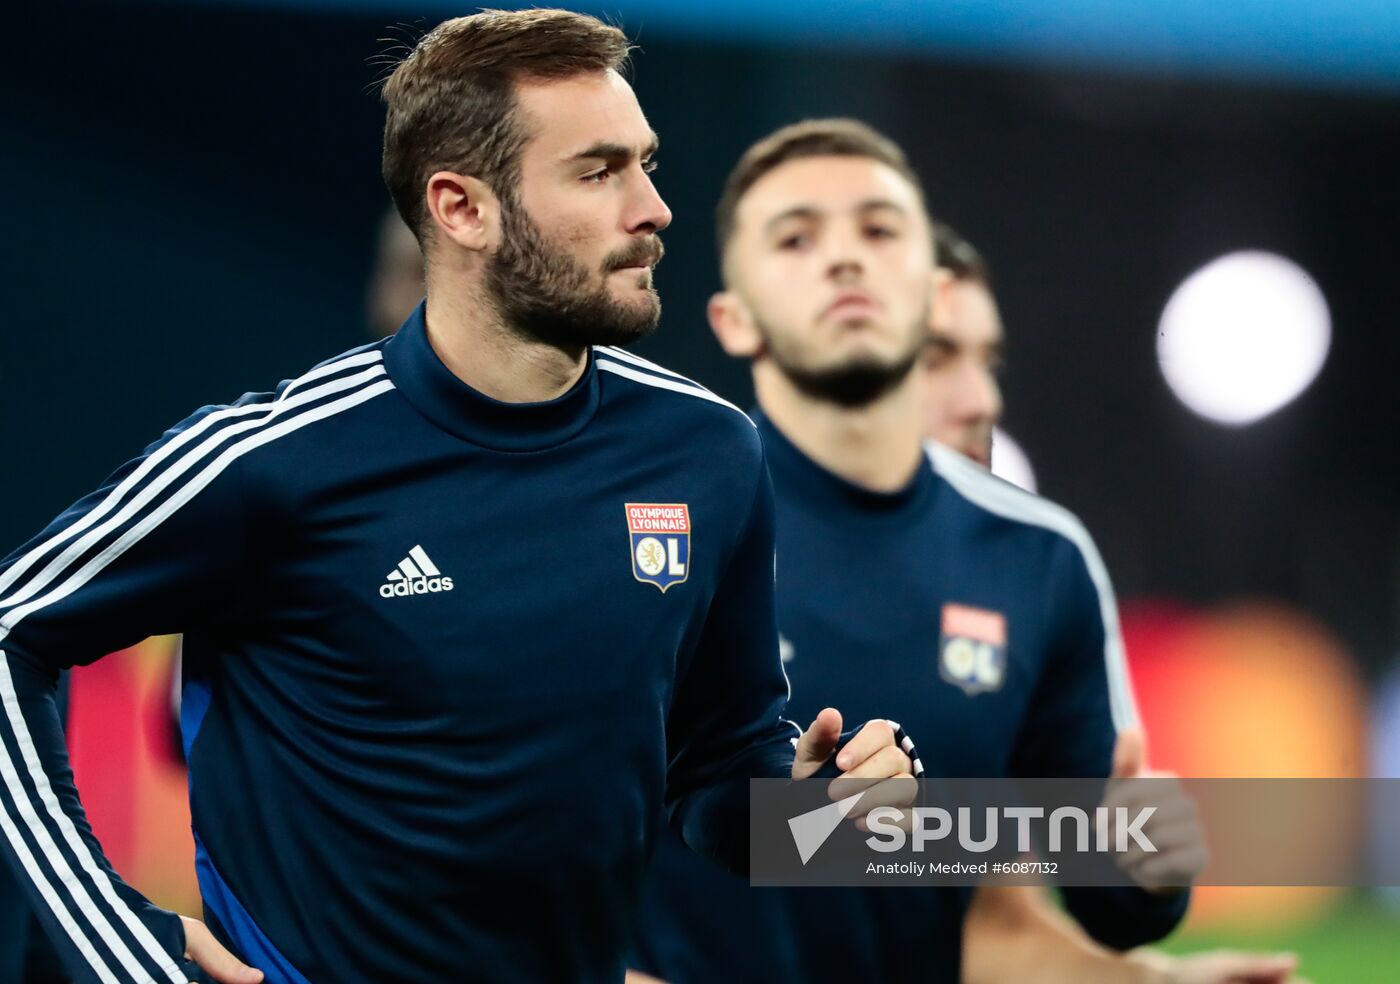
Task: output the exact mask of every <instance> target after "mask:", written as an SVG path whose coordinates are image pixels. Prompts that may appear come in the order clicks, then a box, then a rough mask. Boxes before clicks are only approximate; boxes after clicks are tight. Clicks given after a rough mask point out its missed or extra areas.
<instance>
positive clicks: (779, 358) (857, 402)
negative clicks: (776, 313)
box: [758, 322, 923, 410]
mask: <svg viewBox="0 0 1400 984" xmlns="http://www.w3.org/2000/svg"><path fill="white" fill-rule="evenodd" d="M922 324H923V322H920V329H919V330H920V332H922ZM758 327H759V331H760V332H761V333H762V335H763V339H764V349H765V354H766V355H767V356H768V357H769V358H771V359H772V360H773V364H774V365H776V366H777V367H778V371H779V372H781V373H782V374H783V375H784V376H786V377H787V379H788V380H789V381H790V382H791V383H792V385H793V386H795V387H796V388H797V390H798V391H799V392H801V393H803V394H805V395H806V396H808V397H811V398H812V399H814V400H820V401H821V402H823V403H834V404H836V405H837V406H838V407H844V408H846V409H848V410H854V409H857V408H860V407H867V406H869V405H870V404H872V403H874V402H875V401H876V400H878V399H880V397H882V396H884V395H885V394H886V393H888V392H890V390H892V389H894V388H895V387H897V386H899V384H900V383H902V382H904V380H906V379H907V378H909V373H910V372H912V371H913V369H914V363H915V362H916V361H917V360H918V357H919V352H920V348H921V345H920V343H919V340H918V338H917V337H915V340H914V343H913V344H911V345H910V347H909V350H908V351H907V352H905V353H903V354H902V355H900V356H899V357H898V358H897V359H895V360H894V361H892V362H885V361H882V360H880V359H877V358H875V357H874V356H869V355H862V356H856V357H855V358H852V359H849V360H848V361H846V362H843V363H841V364H839V365H834V366H824V367H821V368H812V367H811V366H807V365H804V364H803V363H802V361H801V359H800V358H799V356H798V354H797V353H796V352H794V351H790V350H788V348H787V347H786V346H785V345H783V344H777V343H775V340H774V336H773V333H772V332H771V331H770V330H769V329H768V328H767V327H766V326H763V325H759V326H758Z"/></svg>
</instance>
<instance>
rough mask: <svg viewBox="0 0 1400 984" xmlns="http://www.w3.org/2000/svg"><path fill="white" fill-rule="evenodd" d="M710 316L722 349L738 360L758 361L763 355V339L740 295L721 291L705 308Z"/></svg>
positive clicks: (711, 328)
mask: <svg viewBox="0 0 1400 984" xmlns="http://www.w3.org/2000/svg"><path fill="white" fill-rule="evenodd" d="M705 311H706V313H707V314H708V315H709V316H710V330H711V331H713V332H714V333H715V338H717V339H719V344H720V348H722V349H724V351H725V354H726V355H732V356H734V357H735V358H736V359H756V358H758V357H759V356H760V355H762V354H763V335H762V333H761V332H759V330H758V326H757V325H756V324H755V323H754V319H753V315H752V314H751V313H750V312H749V308H748V305H747V304H745V303H744V302H743V301H742V300H741V299H740V298H739V295H738V294H736V293H734V292H733V291H732V290H722V291H720V292H719V293H718V294H715V295H714V296H713V297H711V298H710V303H709V304H708V305H707V306H706V308H705Z"/></svg>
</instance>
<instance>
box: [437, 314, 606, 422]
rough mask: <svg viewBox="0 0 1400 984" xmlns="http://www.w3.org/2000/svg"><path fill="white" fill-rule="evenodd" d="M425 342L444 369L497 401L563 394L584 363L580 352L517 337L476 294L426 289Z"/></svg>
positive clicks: (533, 399)
mask: <svg viewBox="0 0 1400 984" xmlns="http://www.w3.org/2000/svg"><path fill="white" fill-rule="evenodd" d="M426 316H427V329H428V342H429V344H431V345H432V347H433V351H434V352H436V353H437V356H438V358H439V359H441V360H442V363H443V365H445V366H447V368H448V369H449V370H450V371H451V372H452V374H453V375H454V376H456V377H457V378H458V379H460V380H461V381H462V382H464V383H466V384H467V385H468V386H470V387H471V388H472V389H474V390H476V391H477V392H478V393H483V394H485V395H486V396H489V397H491V398H492V399H493V400H500V401H501V402H502V403H541V402H544V401H545V400H553V399H555V398H556V397H559V396H563V395H564V394H565V393H567V392H568V391H569V388H570V387H572V386H573V385H574V383H576V382H578V379H579V377H580V376H581V375H582V374H583V371H584V369H585V368H586V366H587V364H588V353H587V350H586V349H584V348H579V349H578V350H577V351H568V350H565V349H560V348H557V347H555V346H553V345H546V344H545V343H543V342H533V341H530V340H528V339H525V338H522V337H521V336H520V335H519V333H517V332H514V331H511V330H510V329H509V328H508V327H506V325H505V324H503V323H502V321H501V318H500V316H499V314H498V313H497V311H496V308H495V305H494V304H492V303H491V302H490V300H489V299H488V298H487V297H486V296H484V294H483V293H482V292H481V291H464V292H460V293H456V294H454V293H451V292H448V291H445V290H433V289H432V288H431V287H430V288H429V290H428V302H427V310H426Z"/></svg>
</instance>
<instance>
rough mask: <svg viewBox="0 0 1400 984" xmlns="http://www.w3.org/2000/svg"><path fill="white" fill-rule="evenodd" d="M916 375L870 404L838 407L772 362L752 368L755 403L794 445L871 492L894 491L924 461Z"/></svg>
mask: <svg viewBox="0 0 1400 984" xmlns="http://www.w3.org/2000/svg"><path fill="white" fill-rule="evenodd" d="M914 382H915V378H914V374H913V373H910V374H909V376H908V377H907V378H906V379H905V380H904V382H902V383H900V384H899V385H898V386H896V387H895V388H894V389H892V390H890V391H889V392H888V393H886V394H885V395H884V396H882V397H880V398H879V399H878V400H876V401H875V402H874V403H871V404H869V405H867V406H864V407H856V408H849V407H842V406H838V405H836V404H834V403H831V402H828V401H825V400H817V399H813V398H812V397H810V396H808V395H807V394H805V393H803V392H802V391H801V390H799V389H797V388H796V387H795V386H793V385H792V383H791V382H790V381H789V380H788V378H787V377H786V376H784V375H783V374H782V373H781V372H779V371H778V369H777V368H776V367H775V366H774V365H773V364H772V363H771V362H763V363H760V364H759V365H757V366H755V367H754V389H755V391H756V393H757V395H758V405H759V407H760V408H761V409H762V410H763V412H764V414H765V415H766V416H767V417H768V419H769V420H771V421H772V422H773V426H775V427H777V428H778V430H779V431H781V432H782V433H783V435H784V436H785V437H786V438H787V439H788V440H789V441H791V442H792V443H793V444H794V445H795V446H796V447H797V449H798V450H800V451H801V452H802V453H803V454H805V455H806V456H807V457H809V458H811V459H812V460H813V461H815V462H816V463H817V464H819V465H821V466H822V467H823V468H825V469H826V470H827V471H829V472H832V473H833V474H836V475H839V476H841V477H842V478H844V479H845V480H846V481H848V482H852V483H854V484H855V485H859V486H861V487H862V488H866V489H869V490H871V491H873V492H897V491H899V490H900V489H902V488H904V487H905V486H906V485H908V484H909V481H910V480H911V479H912V478H913V477H914V475H915V473H916V472H917V470H918V468H919V466H920V464H921V463H922V462H923V455H924V451H923V441H922V440H921V438H920V436H919V414H918V401H917V394H916V393H915V389H914Z"/></svg>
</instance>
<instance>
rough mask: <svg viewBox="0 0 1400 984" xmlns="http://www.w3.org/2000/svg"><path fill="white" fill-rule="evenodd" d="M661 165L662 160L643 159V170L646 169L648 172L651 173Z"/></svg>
mask: <svg viewBox="0 0 1400 984" xmlns="http://www.w3.org/2000/svg"><path fill="white" fill-rule="evenodd" d="M660 166H661V162H660V161H653V160H645V161H642V170H643V171H645V172H646V173H647V174H650V173H651V172H653V171H655V170H656V169H657V168H658V167H660Z"/></svg>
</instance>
